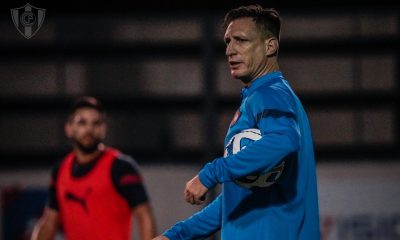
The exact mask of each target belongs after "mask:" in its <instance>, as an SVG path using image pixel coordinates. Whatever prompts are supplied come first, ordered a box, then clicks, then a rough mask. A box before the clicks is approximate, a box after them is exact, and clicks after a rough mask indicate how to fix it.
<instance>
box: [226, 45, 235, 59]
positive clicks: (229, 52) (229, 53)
mask: <svg viewBox="0 0 400 240" xmlns="http://www.w3.org/2000/svg"><path fill="white" fill-rule="evenodd" d="M225 54H226V56H232V55H233V54H235V48H234V47H233V44H232V43H228V45H226V49H225Z"/></svg>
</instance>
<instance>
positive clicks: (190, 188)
mask: <svg viewBox="0 0 400 240" xmlns="http://www.w3.org/2000/svg"><path fill="white" fill-rule="evenodd" d="M207 191H208V189H207V188H206V187H205V186H204V185H203V184H202V183H201V182H200V179H199V175H196V176H195V177H194V178H192V180H190V181H189V182H187V183H186V188H185V191H184V196H185V200H186V202H188V203H190V204H196V205H200V204H202V203H203V202H204V200H205V195H206V193H207Z"/></svg>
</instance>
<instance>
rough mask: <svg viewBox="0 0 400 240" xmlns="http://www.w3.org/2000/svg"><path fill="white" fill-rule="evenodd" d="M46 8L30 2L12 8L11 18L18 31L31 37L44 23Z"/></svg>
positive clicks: (26, 36)
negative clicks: (35, 5)
mask: <svg viewBox="0 0 400 240" xmlns="http://www.w3.org/2000/svg"><path fill="white" fill-rule="evenodd" d="M45 13H46V9H43V8H37V7H34V6H32V5H30V4H29V3H27V4H25V6H22V7H19V8H12V9H11V18H12V20H13V22H14V25H15V27H16V28H17V30H18V32H19V33H21V34H22V36H24V37H25V38H27V39H29V38H31V37H33V36H35V34H36V33H37V32H38V31H39V29H40V27H41V26H42V24H43V21H44V16H45Z"/></svg>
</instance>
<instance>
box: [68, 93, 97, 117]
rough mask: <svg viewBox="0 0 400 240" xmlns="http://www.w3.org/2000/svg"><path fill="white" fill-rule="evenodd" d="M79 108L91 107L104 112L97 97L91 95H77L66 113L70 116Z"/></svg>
mask: <svg viewBox="0 0 400 240" xmlns="http://www.w3.org/2000/svg"><path fill="white" fill-rule="evenodd" d="M81 108H92V109H95V110H97V111H99V112H100V113H101V114H104V113H105V112H104V108H103V105H102V104H101V102H100V101H99V100H98V99H96V98H94V97H91V96H82V97H78V98H77V99H76V100H75V101H74V103H73V104H72V106H71V108H70V110H69V114H68V115H69V117H71V116H72V115H73V114H74V113H75V112H76V110H78V109H81Z"/></svg>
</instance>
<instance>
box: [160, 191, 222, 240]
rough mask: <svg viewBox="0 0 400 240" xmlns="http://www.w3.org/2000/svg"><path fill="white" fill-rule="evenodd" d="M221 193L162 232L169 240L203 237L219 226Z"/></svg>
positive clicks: (189, 239) (216, 229) (188, 239)
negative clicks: (206, 204)
mask: <svg viewBox="0 0 400 240" xmlns="http://www.w3.org/2000/svg"><path fill="white" fill-rule="evenodd" d="M221 207H222V194H220V195H219V196H218V197H217V198H215V199H214V201H213V202H211V203H210V204H209V205H208V206H207V207H205V208H203V209H202V210H201V211H199V212H197V213H196V214H194V215H193V216H191V217H189V218H188V219H186V220H184V221H181V222H178V223H177V224H175V225H174V226H173V227H171V228H170V229H168V230H167V231H165V232H164V233H163V235H164V236H166V237H167V238H169V239H170V240H191V239H204V238H206V237H208V236H210V235H211V234H213V233H215V232H216V231H218V230H219V229H220V228H221V222H222V221H221V218H222V217H221V216H222V213H221Z"/></svg>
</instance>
